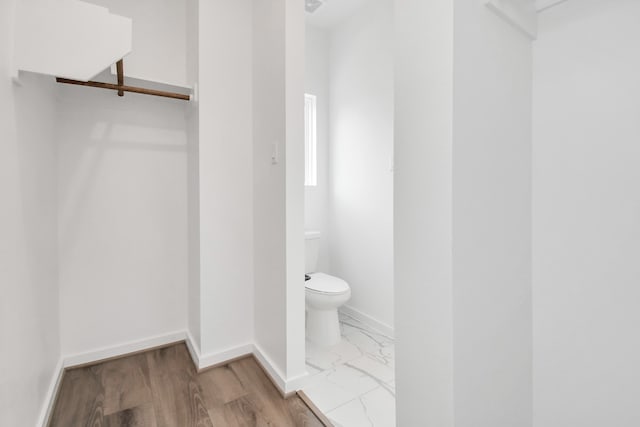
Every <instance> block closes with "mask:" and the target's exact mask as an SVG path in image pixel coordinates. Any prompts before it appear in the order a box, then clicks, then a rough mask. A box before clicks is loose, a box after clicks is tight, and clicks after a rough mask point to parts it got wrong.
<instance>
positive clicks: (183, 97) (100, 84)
mask: <svg viewBox="0 0 640 427" xmlns="http://www.w3.org/2000/svg"><path fill="white" fill-rule="evenodd" d="M116 68H117V70H118V84H112V83H103V82H94V81H88V82H83V81H80V80H71V79H65V78H62V77H56V82H58V83H64V84H70V85H78V86H89V87H97V88H100V89H109V90H116V91H118V96H124V92H133V93H141V94H143V95H151V96H162V97H164V98H173V99H181V100H183V101H189V100H190V99H191V97H190V96H189V95H185V94H182V93H176V92H165V91H163V90H155V89H146V88H143V87H135V86H126V85H125V84H124V71H123V70H124V65H123V61H122V59H121V60H120V61H118V62H117V64H116Z"/></svg>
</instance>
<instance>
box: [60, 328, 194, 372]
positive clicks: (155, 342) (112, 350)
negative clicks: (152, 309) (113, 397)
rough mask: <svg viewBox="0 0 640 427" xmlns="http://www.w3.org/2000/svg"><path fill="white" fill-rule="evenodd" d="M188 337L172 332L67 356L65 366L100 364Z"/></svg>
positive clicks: (183, 333)
mask: <svg viewBox="0 0 640 427" xmlns="http://www.w3.org/2000/svg"><path fill="white" fill-rule="evenodd" d="M186 338H187V335H186V332H185V331H179V332H172V333H170V334H166V335H159V336H155V337H152V338H146V339H143V340H140V341H130V342H127V343H124V344H119V345H115V346H111V347H104V348H100V349H97V350H93V351H88V352H85V353H78V354H74V355H71V356H65V357H64V361H63V366H64V367H65V368H69V367H73V366H78V365H84V364H86V363H93V362H98V361H100V360H104V359H109V358H112V357H118V356H123V355H125V354H129V353H134V352H137V351H142V350H147V349H150V348H153V347H159V346H162V345H166V344H171V343H174V342H178V341H184V340H186Z"/></svg>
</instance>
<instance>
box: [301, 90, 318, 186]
mask: <svg viewBox="0 0 640 427" xmlns="http://www.w3.org/2000/svg"><path fill="white" fill-rule="evenodd" d="M316 141H317V133H316V97H315V96H314V95H309V94H305V95H304V185H305V186H309V187H315V186H316V185H318V160H317V157H316V154H317V144H316Z"/></svg>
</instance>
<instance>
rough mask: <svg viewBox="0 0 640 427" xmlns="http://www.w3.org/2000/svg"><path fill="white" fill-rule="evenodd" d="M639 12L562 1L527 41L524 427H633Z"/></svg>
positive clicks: (626, 6)
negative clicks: (529, 152) (530, 130)
mask: <svg viewBox="0 0 640 427" xmlns="http://www.w3.org/2000/svg"><path fill="white" fill-rule="evenodd" d="M638 22H640V4H639V3H638V2H637V1H634V0H583V1H569V2H566V3H564V4H561V5H559V6H557V7H555V8H553V9H549V10H547V11H545V12H543V13H542V14H541V15H540V31H539V39H538V40H537V41H536V42H535V44H534V114H535V119H534V145H533V147H534V150H533V173H534V175H533V176H534V186H533V189H534V192H533V196H534V197H533V208H534V209H533V230H534V246H533V249H534V258H533V259H534V270H533V279H534V287H533V289H534V298H533V301H534V420H535V425H536V426H540V427H556V426H558V427H559V426H577V425H579V426H583V427H595V426H603V425H611V426H620V427H631V426H637V425H639V424H640V412H639V411H638V396H640V366H639V365H638V361H639V360H640V343H639V341H638V324H640V311H639V310H638V307H639V306H640V288H639V287H638V282H639V281H640V268H639V265H640V264H639V263H638V258H639V256H640V239H639V238H638V236H639V235H640V222H639V218H640V216H639V213H640V169H639V168H638V165H639V164H640V146H639V145H638V141H639V139H640V121H639V120H638V113H639V111H640V101H639V100H640V80H639V79H638V76H639V75H640V58H639V57H638V41H639V40H640V27H639V26H638Z"/></svg>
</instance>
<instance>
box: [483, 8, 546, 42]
mask: <svg viewBox="0 0 640 427" xmlns="http://www.w3.org/2000/svg"><path fill="white" fill-rule="evenodd" d="M482 1H483V2H484V3H485V4H486V6H487V7H488V8H489V9H490V10H492V11H493V12H495V14H496V15H498V16H499V17H501V18H502V19H504V20H505V21H506V22H507V23H509V24H511V25H512V26H513V27H514V28H515V29H517V30H519V31H520V32H522V33H523V34H524V35H525V36H527V37H529V38H530V39H531V40H535V39H536V37H537V36H538V15H537V13H536V9H535V4H534V3H533V1H530V2H525V1H523V0H482Z"/></svg>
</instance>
